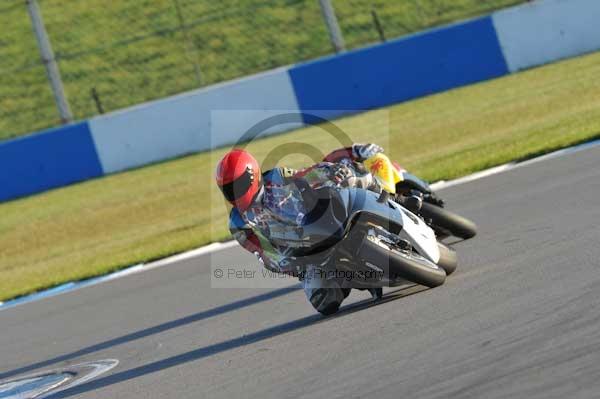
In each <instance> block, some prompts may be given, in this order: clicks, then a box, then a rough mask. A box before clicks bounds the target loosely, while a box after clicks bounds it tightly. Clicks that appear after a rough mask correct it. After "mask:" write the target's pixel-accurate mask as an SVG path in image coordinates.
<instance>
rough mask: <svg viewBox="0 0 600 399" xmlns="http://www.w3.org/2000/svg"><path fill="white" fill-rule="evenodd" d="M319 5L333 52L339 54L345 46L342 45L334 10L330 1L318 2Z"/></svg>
mask: <svg viewBox="0 0 600 399" xmlns="http://www.w3.org/2000/svg"><path fill="white" fill-rule="evenodd" d="M319 4H320V5H321V13H322V14H323V19H325V24H326V25H327V31H328V32H329V39H330V40H331V44H332V45H333V48H334V49H335V52H336V53H340V52H342V51H345V50H346V46H345V45H344V36H342V31H341V30H340V26H339V25H338V20H337V17H336V16H335V10H334V9H333V5H332V4H331V0H319Z"/></svg>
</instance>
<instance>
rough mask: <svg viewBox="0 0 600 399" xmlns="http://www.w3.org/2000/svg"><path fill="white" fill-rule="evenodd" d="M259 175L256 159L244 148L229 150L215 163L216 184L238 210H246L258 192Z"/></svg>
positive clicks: (260, 184)
mask: <svg viewBox="0 0 600 399" xmlns="http://www.w3.org/2000/svg"><path fill="white" fill-rule="evenodd" d="M261 177H262V176H261V173H260V166H259V165H258V161H256V159H255V158H254V157H253V156H252V155H250V153H249V152H247V151H244V150H240V149H233V150H231V151H229V152H228V153H227V154H225V156H224V157H223V158H222V159H221V160H220V161H219V163H218V165H217V175H216V180H217V186H219V188H220V189H221V192H222V193H223V196H225V199H226V200H227V201H229V202H230V203H231V204H232V205H233V206H234V207H236V208H237V209H238V210H239V211H240V212H244V211H245V210H247V209H248V208H249V207H250V205H251V204H252V201H253V200H254V198H255V197H256V195H257V194H258V193H259V191H260V188H261V186H262V178H261Z"/></svg>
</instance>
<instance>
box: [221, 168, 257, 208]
mask: <svg viewBox="0 0 600 399" xmlns="http://www.w3.org/2000/svg"><path fill="white" fill-rule="evenodd" d="M253 180H254V176H253V175H252V172H250V171H246V173H244V174H243V175H242V176H240V177H238V178H237V179H235V180H234V181H232V182H231V183H227V184H224V185H222V186H220V188H221V191H222V192H223V196H225V199H226V200H227V201H229V202H233V201H235V200H237V199H239V198H241V197H242V196H244V194H246V193H247V192H248V190H249V189H250V187H251V186H252V182H253Z"/></svg>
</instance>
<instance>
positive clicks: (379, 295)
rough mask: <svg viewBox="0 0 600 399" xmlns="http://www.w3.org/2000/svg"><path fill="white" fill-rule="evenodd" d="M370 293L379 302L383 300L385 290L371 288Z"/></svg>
mask: <svg viewBox="0 0 600 399" xmlns="http://www.w3.org/2000/svg"><path fill="white" fill-rule="evenodd" d="M369 292H370V293H371V297H372V298H373V299H374V300H376V301H378V300H380V299H381V298H383V288H381V287H379V288H369Z"/></svg>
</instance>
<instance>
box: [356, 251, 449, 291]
mask: <svg viewBox="0 0 600 399" xmlns="http://www.w3.org/2000/svg"><path fill="white" fill-rule="evenodd" d="M359 256H360V257H361V258H362V259H363V261H365V262H369V263H371V264H373V265H376V266H378V267H380V268H382V269H385V268H386V267H387V268H388V269H389V276H390V278H391V279H392V280H394V279H403V280H408V281H412V282H414V283H417V284H420V285H424V286H426V287H430V288H434V287H438V286H440V285H442V284H444V281H446V272H445V271H444V269H443V268H442V267H441V266H438V265H435V264H433V263H431V262H429V261H428V260H426V259H425V258H423V257H422V256H421V255H419V254H417V253H414V252H405V251H397V250H391V249H390V248H389V247H388V246H387V245H385V244H383V243H378V242H376V241H371V240H369V239H365V240H364V241H363V244H362V246H361V249H360V252H359Z"/></svg>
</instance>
